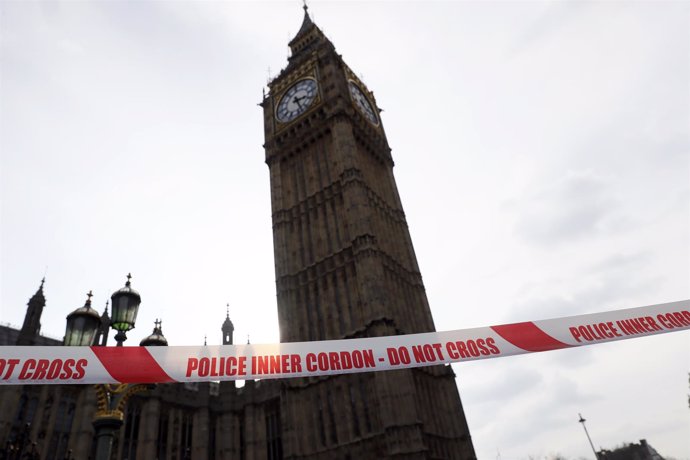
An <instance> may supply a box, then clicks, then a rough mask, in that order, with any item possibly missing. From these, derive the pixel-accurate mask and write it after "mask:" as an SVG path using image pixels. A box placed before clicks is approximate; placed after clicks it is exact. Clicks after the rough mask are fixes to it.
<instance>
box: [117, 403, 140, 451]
mask: <svg viewBox="0 0 690 460" xmlns="http://www.w3.org/2000/svg"><path fill="white" fill-rule="evenodd" d="M140 419H141V402H140V401H139V400H131V401H130V402H129V404H128V405H127V416H126V418H125V426H124V436H123V441H122V460H134V459H135V458H137V442H138V440H139V439H138V438H139V420H140Z"/></svg>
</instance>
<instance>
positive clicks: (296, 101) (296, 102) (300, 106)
mask: <svg viewBox="0 0 690 460" xmlns="http://www.w3.org/2000/svg"><path fill="white" fill-rule="evenodd" d="M304 98H305V96H302V97H299V96H295V97H294V98H292V101H293V102H294V103H295V104H297V106H298V107H299V108H300V109H301V108H302V103H300V101H301V100H302V99H304Z"/></svg>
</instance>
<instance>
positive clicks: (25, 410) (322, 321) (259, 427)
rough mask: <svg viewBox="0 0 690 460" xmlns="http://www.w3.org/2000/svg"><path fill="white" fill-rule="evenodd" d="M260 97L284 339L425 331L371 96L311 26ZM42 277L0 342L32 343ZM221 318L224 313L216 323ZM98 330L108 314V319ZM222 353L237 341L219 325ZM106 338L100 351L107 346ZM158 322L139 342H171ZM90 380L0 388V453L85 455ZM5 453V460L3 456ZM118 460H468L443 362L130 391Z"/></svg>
mask: <svg viewBox="0 0 690 460" xmlns="http://www.w3.org/2000/svg"><path fill="white" fill-rule="evenodd" d="M289 46H290V49H291V56H290V57H289V58H288V64H287V66H286V67H285V68H284V69H283V70H282V71H281V72H280V74H279V75H278V76H277V77H275V78H274V79H273V80H272V81H271V82H270V83H269V85H268V86H269V90H270V91H269V92H268V94H266V95H265V96H264V98H263V100H262V102H261V104H260V105H261V107H262V108H263V117H264V132H265V144H264V148H265V161H266V164H267V165H268V167H269V170H270V187H271V206H272V209H271V212H272V218H273V245H274V255H275V272H276V290H277V302H278V318H279V326H280V337H281V342H296V341H314V340H332V339H348V338H360V337H374V336H388V335H398V334H412V333H421V332H429V331H434V330H435V327H434V322H433V319H432V315H431V310H430V308H429V304H428V301H427V297H426V293H425V289H424V285H423V283H422V277H421V274H420V271H419V267H418V265H417V260H416V256H415V253H414V248H413V246H412V240H411V238H410V234H409V230H408V226H407V222H406V219H405V213H404V212H403V208H402V204H401V201H400V197H399V195H398V191H397V187H396V183H395V179H394V177H393V165H394V164H393V159H392V156H391V149H390V147H389V145H388V141H387V139H386V135H385V132H384V129H383V125H382V123H381V118H380V113H379V112H380V111H379V110H378V108H377V104H376V100H375V98H374V96H373V94H372V93H371V91H370V90H369V89H368V88H367V87H366V85H365V84H364V83H363V82H362V81H361V80H360V79H359V78H358V77H357V76H356V74H355V73H354V72H353V71H352V70H351V69H350V68H349V67H348V66H347V64H346V63H345V62H344V61H343V59H342V57H341V56H340V55H339V54H337V52H336V50H335V47H334V45H333V44H332V43H331V41H330V40H329V39H328V38H327V37H326V36H325V35H324V33H323V32H322V31H321V29H320V28H319V27H317V25H316V24H314V22H313V21H312V20H311V18H310V16H309V14H308V11H307V9H306V7H305V14H304V20H303V22H302V25H301V28H300V29H299V31H298V33H297V34H296V36H295V37H294V38H293V39H292V40H291V41H290V42H289ZM43 288H44V286H43V283H41V285H40V288H39V289H38V291H37V292H36V293H35V294H34V296H33V297H31V300H30V301H29V304H28V309H27V314H26V317H25V320H24V324H23V326H22V328H21V329H20V330H17V329H13V328H10V327H6V326H0V345H55V346H59V345H62V342H61V341H58V340H53V339H49V338H46V337H43V336H41V335H40V318H41V312H42V310H43V307H44V306H45V303H46V300H45V296H44V292H43ZM220 320H222V317H221V318H219V323H220ZM102 322H103V324H107V323H108V317H107V312H106V314H104V316H103V317H102ZM221 331H222V334H223V344H232V334H233V325H232V322H231V321H230V318H229V317H226V318H225V322H223V323H222V325H221ZM107 336H108V329H107V327H105V328H104V329H103V330H101V333H100V335H99V336H97V337H96V340H97V341H98V342H97V343H96V344H99V345H102V344H106V342H107ZM166 344H167V341H166V340H165V337H164V336H163V331H162V330H161V328H160V327H159V326H158V325H157V326H156V328H155V329H154V332H153V333H152V334H151V336H149V337H147V338H146V339H144V340H143V341H142V345H166ZM96 407H97V393H96V390H95V389H94V387H93V386H87V385H34V386H32V385H26V386H0V449H3V448H4V449H5V454H4V455H5V456H6V458H15V457H10V455H11V454H9V453H8V450H7V449H8V447H7V446H13V445H17V444H18V442H19V441H20V440H22V439H24V440H26V439H29V440H31V442H32V443H35V445H34V446H33V447H32V449H33V451H34V454H32V455H34V457H16V458H40V459H41V460H53V459H55V460H62V459H65V458H73V459H76V460H82V459H84V460H85V459H89V458H94V452H95V441H94V426H93V419H94V414H95V411H96ZM0 458H2V454H0ZM111 458H112V459H113V460H125V459H127V460H134V459H140V460H141V459H143V460H154V459H159V460H164V459H165V460H182V459H209V460H211V459H213V460H231V459H232V460H235V459H237V460H240V459H242V460H245V459H246V460H250V459H251V460H258V459H269V460H275V459H294V460H297V459H304V460H326V459H342V460H364V459H379V458H390V459H401V460H402V459H405V460H407V459H409V460H413V459H420V460H421V459H462V460H469V459H474V458H475V453H474V448H473V446H472V440H471V438H470V434H469V429H468V426H467V422H466V419H465V415H464V412H463V408H462V404H461V401H460V396H459V394H458V390H457V386H456V382H455V375H454V373H453V371H452V369H451V367H450V366H433V367H423V368H415V369H404V370H396V371H387V372H372V373H359V374H348V375H339V376H328V377H310V378H295V379H285V380H264V381H247V382H246V384H245V385H244V386H243V387H241V388H239V387H237V386H236V385H235V384H234V382H221V383H195V384H181V383H180V384H160V385H157V386H156V387H155V388H152V389H149V390H147V391H144V392H141V393H138V394H135V395H133V396H132V397H131V398H130V399H129V400H128V401H127V404H126V409H125V411H124V416H123V423H122V426H121V428H120V429H119V431H118V432H117V433H115V441H114V444H113V448H112V455H111Z"/></svg>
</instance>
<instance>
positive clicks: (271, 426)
mask: <svg viewBox="0 0 690 460" xmlns="http://www.w3.org/2000/svg"><path fill="white" fill-rule="evenodd" d="M264 413H265V414H266V458H267V459H268V460H282V458H283V443H282V440H281V433H280V431H281V430H280V401H279V400H277V399H275V400H273V401H271V402H270V403H268V404H267V405H266V407H265V410H264Z"/></svg>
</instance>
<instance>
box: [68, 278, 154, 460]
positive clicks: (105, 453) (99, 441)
mask: <svg viewBox="0 0 690 460" xmlns="http://www.w3.org/2000/svg"><path fill="white" fill-rule="evenodd" d="M131 278H132V275H131V274H128V275H127V283H126V284H125V286H124V287H123V288H121V289H119V290H117V291H115V292H114V293H113V295H112V296H111V297H110V300H111V305H112V319H111V322H110V327H112V328H113V329H115V330H116V331H117V334H116V335H115V340H116V341H117V346H118V347H121V346H122V342H124V341H125V340H127V335H126V332H127V331H130V330H132V329H134V323H135V322H136V319H137V313H138V311H139V304H141V296H140V295H139V293H138V292H137V291H135V290H134V289H132V286H131V281H130V280H131ZM91 296H92V294H91V292H89V294H88V298H87V300H86V304H85V305H84V306H83V307H81V308H78V309H76V310H75V311H73V312H72V313H70V314H69V315H68V316H67V329H66V331H65V342H64V343H65V345H76V346H91V345H93V340H94V338H95V336H96V333H97V331H98V329H99V327H100V324H101V319H100V316H99V315H98V313H97V312H96V311H95V310H93V309H92V308H91ZM94 387H95V390H96V414H95V416H94V419H93V427H94V429H95V431H96V460H110V456H111V452H112V447H113V439H114V437H115V433H116V432H117V430H119V429H120V427H121V426H122V423H123V421H124V411H125V405H126V404H127V400H128V399H129V398H130V397H131V396H132V395H133V394H135V393H138V392H141V391H145V390H146V389H148V386H147V385H139V384H136V385H129V384H125V383H122V384H105V385H95V386H94Z"/></svg>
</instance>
